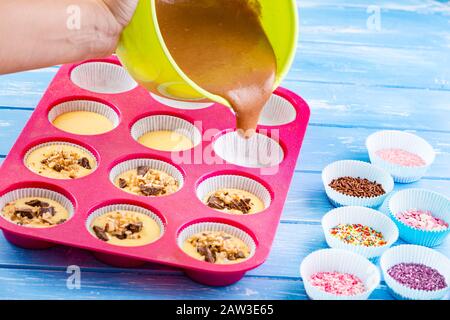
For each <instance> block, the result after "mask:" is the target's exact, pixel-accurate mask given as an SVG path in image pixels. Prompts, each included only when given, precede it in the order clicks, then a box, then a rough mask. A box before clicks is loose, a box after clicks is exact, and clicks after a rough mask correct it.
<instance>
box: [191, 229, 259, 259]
mask: <svg viewBox="0 0 450 320" xmlns="http://www.w3.org/2000/svg"><path fill="white" fill-rule="evenodd" d="M183 250H184V252H186V253H187V254H188V255H190V256H191V257H193V258H195V259H197V260H203V261H206V262H209V263H215V264H232V263H239V262H242V261H243V260H245V259H246V258H248V257H249V256H250V248H249V247H248V246H247V245H246V244H245V243H244V242H243V241H242V240H240V239H238V238H236V237H233V236H232V235H230V234H228V233H226V232H223V231H204V232H201V233H197V234H194V235H193V236H191V237H190V238H188V239H186V241H185V242H184V244H183Z"/></svg>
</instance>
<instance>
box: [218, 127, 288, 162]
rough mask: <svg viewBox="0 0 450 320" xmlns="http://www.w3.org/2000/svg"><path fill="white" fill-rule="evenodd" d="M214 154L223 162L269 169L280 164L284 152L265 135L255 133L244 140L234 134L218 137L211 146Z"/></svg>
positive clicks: (275, 142)
mask: <svg viewBox="0 0 450 320" xmlns="http://www.w3.org/2000/svg"><path fill="white" fill-rule="evenodd" d="M213 148H214V151H215V153H216V154H217V155H218V156H219V157H220V158H222V159H224V160H225V161H227V162H229V163H232V164H236V165H239V166H242V167H247V168H269V167H274V166H277V165H278V164H280V163H281V162H282V161H283V159H284V151H283V148H282V147H281V146H280V144H279V143H278V142H277V141H275V140H274V139H272V138H269V137H268V136H266V135H263V134H260V133H255V134H254V135H253V136H252V137H250V138H249V139H245V138H243V137H241V136H239V134H238V133H237V132H236V131H234V132H229V133H226V134H224V135H222V136H220V137H219V138H218V139H217V140H216V141H215V142H214V144H213Z"/></svg>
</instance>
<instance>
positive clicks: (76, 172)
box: [25, 144, 97, 179]
mask: <svg viewBox="0 0 450 320" xmlns="http://www.w3.org/2000/svg"><path fill="white" fill-rule="evenodd" d="M25 161H26V166H27V167H28V168H29V169H30V170H31V171H33V172H35V173H37V174H39V175H41V176H44V177H48V178H53V179H76V178H81V177H84V176H87V175H88V174H90V173H92V172H93V171H94V170H95V167H96V165H97V163H96V161H95V159H94V158H93V157H92V155H91V154H89V153H88V152H86V151H84V150H83V149H81V148H77V147H75V146H71V145H64V144H62V145H49V146H44V147H40V148H37V149H35V150H33V151H32V152H30V154H29V155H28V156H27V158H26V159H25Z"/></svg>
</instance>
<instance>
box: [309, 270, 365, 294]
mask: <svg viewBox="0 0 450 320" xmlns="http://www.w3.org/2000/svg"><path fill="white" fill-rule="evenodd" d="M309 281H310V283H311V285H313V286H314V287H316V288H318V289H320V290H322V291H325V292H327V293H331V294H335V295H339V296H354V295H357V294H361V293H363V292H365V291H366V287H365V286H364V283H363V282H362V280H361V279H360V278H358V277H357V276H355V275H353V274H350V273H341V272H317V273H315V274H313V275H312V276H311V278H310V279H309Z"/></svg>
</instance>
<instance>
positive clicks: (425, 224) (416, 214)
mask: <svg viewBox="0 0 450 320" xmlns="http://www.w3.org/2000/svg"><path fill="white" fill-rule="evenodd" d="M397 219H398V220H400V221H401V222H403V223H404V224H406V225H408V226H410V227H413V228H416V229H421V230H427V231H442V230H445V229H447V228H448V223H447V222H445V221H444V220H442V219H439V218H437V217H434V216H433V214H432V212H431V211H428V210H427V211H425V210H418V209H410V210H406V211H403V212H399V213H397Z"/></svg>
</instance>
